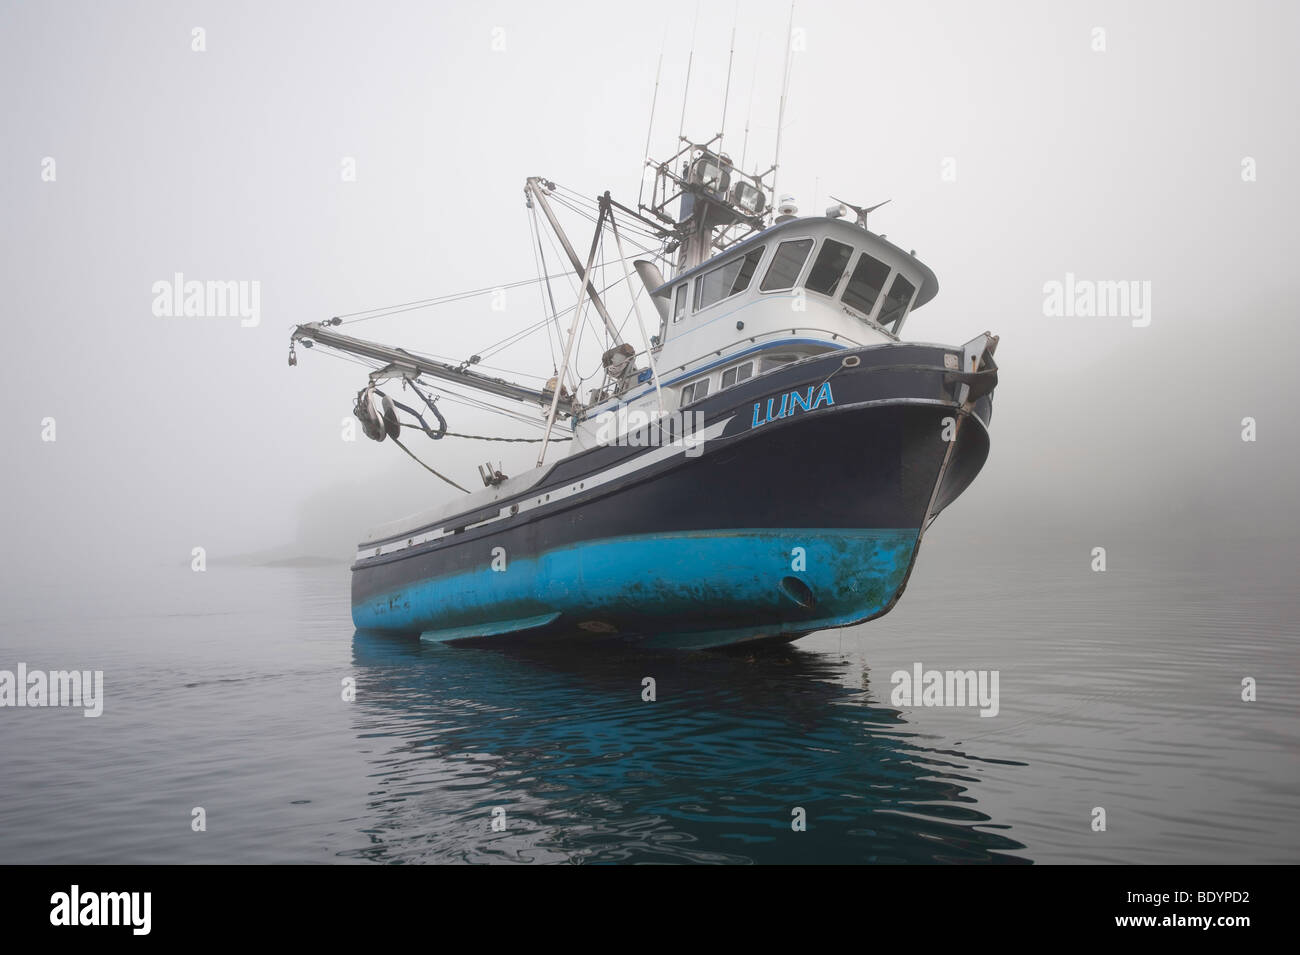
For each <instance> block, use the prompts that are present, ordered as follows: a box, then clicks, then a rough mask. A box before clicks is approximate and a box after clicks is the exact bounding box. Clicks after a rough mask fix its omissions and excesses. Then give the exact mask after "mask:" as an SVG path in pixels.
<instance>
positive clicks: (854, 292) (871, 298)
mask: <svg viewBox="0 0 1300 955" xmlns="http://www.w3.org/2000/svg"><path fill="white" fill-rule="evenodd" d="M888 278H889V266H888V265H886V264H885V263H884V262H880V261H878V260H876V259H875V258H873V257H871V256H870V255H867V253H865V252H863V253H862V254H861V255H860V256H858V264H857V265H856V266H855V267H854V269H853V274H852V275H851V276H850V277H849V284H848V285H846V286H845V287H844V295H843V296H842V297H841V301H843V302H844V304H845V305H847V306H848V307H849V308H854V309H857V310H858V311H859V312H861V313H862V314H864V315H870V314H871V311H872V309H874V308H875V307H876V300H877V299H878V298H880V293H881V292H882V291H884V289H885V281H886V280H887V279H888ZM882 324H883V322H882Z"/></svg>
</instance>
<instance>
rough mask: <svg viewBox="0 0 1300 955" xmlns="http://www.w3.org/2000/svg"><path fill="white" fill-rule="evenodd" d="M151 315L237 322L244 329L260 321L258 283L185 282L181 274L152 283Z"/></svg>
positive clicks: (260, 288) (260, 300)
mask: <svg viewBox="0 0 1300 955" xmlns="http://www.w3.org/2000/svg"><path fill="white" fill-rule="evenodd" d="M153 313H154V315H156V316H157V317H158V318H238V319H239V320H240V321H239V324H240V325H242V326H243V327H244V328H256V327H257V326H258V325H259V324H260V323H261V321H262V283H261V282H258V281H255V280H254V281H251V282H250V281H242V280H241V281H236V280H230V281H216V282H213V281H209V282H200V281H198V280H197V279H190V280H189V281H186V279H185V275H184V274H183V273H181V272H177V273H175V274H174V275H173V276H172V277H171V279H170V280H168V279H159V280H158V281H157V282H154V283H153Z"/></svg>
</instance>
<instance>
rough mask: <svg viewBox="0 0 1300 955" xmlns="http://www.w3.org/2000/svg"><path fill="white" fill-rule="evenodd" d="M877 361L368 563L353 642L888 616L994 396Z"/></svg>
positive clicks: (939, 372) (871, 357)
mask: <svg viewBox="0 0 1300 955" xmlns="http://www.w3.org/2000/svg"><path fill="white" fill-rule="evenodd" d="M890 348H891V349H892V350H889V351H886V350H884V349H880V348H874V349H855V350H845V351H844V352H841V353H836V354H831V355H827V356H823V357H821V358H818V359H815V360H809V361H806V362H800V363H799V364H798V365H797V366H790V367H789V368H786V369H781V370H778V371H777V372H774V373H771V374H769V375H764V376H762V377H761V378H758V379H755V380H752V381H750V382H746V383H745V386H744V387H737V388H735V389H729V390H728V391H725V392H721V393H719V394H718V395H716V396H713V397H712V398H711V399H706V400H705V401H703V402H701V403H700V405H699V407H698V408H697V409H696V410H699V411H700V412H701V414H702V417H703V423H704V426H705V433H706V434H707V435H709V437H708V438H707V439H706V440H705V441H704V442H703V444H702V445H701V446H699V447H698V448H694V449H692V448H689V447H680V446H679V447H672V446H669V447H658V448H656V447H650V448H641V447H609V448H598V449H592V450H591V451H587V452H583V453H582V454H580V455H575V456H573V457H572V458H569V459H566V460H565V461H563V462H561V463H560V464H559V465H557V466H556V467H555V469H554V470H553V472H552V473H551V474H550V475H548V477H547V479H546V481H544V482H542V483H541V484H539V485H537V486H535V487H533V488H531V489H530V490H529V491H528V493H527V494H521V495H520V496H519V498H518V499H517V500H513V501H512V500H505V501H502V502H500V503H499V504H494V505H493V507H492V508H491V509H490V511H489V512H488V513H486V514H484V513H483V512H481V511H480V512H467V513H466V514H464V515H462V516H460V517H459V518H452V519H449V520H447V521H445V522H442V523H443V525H444V526H443V527H442V528H440V529H437V533H438V534H439V536H437V537H436V539H433V540H430V541H427V542H425V543H415V542H416V541H417V539H418V536H419V535H417V534H416V533H415V530H412V531H411V537H410V538H409V540H410V541H411V542H412V544H411V546H409V547H406V546H401V545H402V544H404V543H405V542H403V541H398V542H396V544H394V543H392V542H390V543H388V544H387V545H386V546H388V547H395V548H396V549H395V550H391V551H389V552H384V546H380V547H378V548H377V549H376V552H375V553H374V554H373V555H372V556H369V557H366V558H364V559H361V560H359V561H358V563H357V564H356V565H354V567H353V621H354V623H355V624H356V626H357V627H359V628H362V629H381V630H391V631H401V632H407V633H421V634H423V635H424V636H425V637H426V638H428V639H432V640H440V641H448V642H461V641H481V640H492V641H503V640H506V639H529V640H534V639H554V638H556V637H558V636H562V635H577V634H584V633H585V634H589V635H590V634H598V635H607V636H610V637H631V638H636V639H639V640H642V641H645V642H647V643H650V644H653V645H658V646H673V647H683V648H703V647H715V646H722V645H728V644H735V643H746V642H750V641H758V640H789V639H794V638H797V637H799V636H802V635H804V634H807V633H810V632H812V631H814V630H821V629H827V628H830V627H839V626H846V625H849V624H853V623H858V622H861V621H864V620H869V619H871V618H873V617H877V616H880V615H881V614H883V613H886V612H887V611H888V610H889V609H890V608H892V607H893V606H894V604H895V602H896V601H897V600H898V598H899V596H900V595H901V594H902V592H903V589H904V587H905V585H906V582H907V578H908V575H909V573H910V572H911V568H912V566H913V564H914V561H915V559H916V553H917V549H918V545H919V541H920V539H921V536H922V533H923V529H924V526H925V524H926V523H927V521H928V520H930V519H932V518H933V517H934V515H935V514H937V513H938V511H939V510H941V509H942V508H943V507H944V506H946V504H947V503H950V502H951V500H953V499H954V498H955V497H956V496H957V495H958V494H960V493H961V491H962V490H963V489H964V488H965V487H966V486H967V485H968V484H969V483H970V481H971V480H973V479H974V476H975V474H976V473H977V472H978V471H979V469H980V467H981V466H982V465H983V463H984V460H985V458H986V457H987V454H988V431H987V424H988V417H989V414H990V412H991V406H990V404H989V402H988V397H987V395H985V396H982V397H981V398H980V399H979V401H977V402H969V401H967V402H965V403H964V404H963V403H961V402H960V401H959V399H960V398H961V397H962V396H961V393H960V390H959V389H960V387H961V382H960V381H957V380H955V379H954V378H953V376H952V375H951V373H950V369H949V368H946V367H945V364H944V353H945V350H944V349H942V348H940V347H939V346H911V345H909V346H890ZM900 349H907V351H900ZM947 352H948V353H951V349H948V350H947ZM853 358H856V359H857V364H852V365H851V364H850V363H851V361H852V359H853ZM846 359H849V361H846ZM828 385H829V387H828ZM792 394H793V395H798V396H799V398H798V400H795V399H792V398H791V397H790V396H791V395H792ZM819 396H821V397H822V399H823V400H821V401H820V402H818V400H817V399H818V397H819ZM782 410H784V411H785V412H786V413H785V414H781V412H782ZM462 523H463V525H464V526H463V527H457V526H456V525H458V524H462ZM416 530H418V529H416Z"/></svg>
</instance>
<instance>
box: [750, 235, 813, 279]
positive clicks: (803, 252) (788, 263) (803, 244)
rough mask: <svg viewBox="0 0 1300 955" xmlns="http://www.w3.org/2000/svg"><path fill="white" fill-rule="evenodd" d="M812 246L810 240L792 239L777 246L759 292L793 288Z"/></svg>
mask: <svg viewBox="0 0 1300 955" xmlns="http://www.w3.org/2000/svg"><path fill="white" fill-rule="evenodd" d="M812 244H813V240H812V239H792V240H791V241H789V242H782V243H781V244H780V245H778V246H777V247H776V254H775V255H774V256H772V264H771V265H769V266H768V267H767V274H766V275H764V276H763V284H761V285H760V286H759V290H760V291H763V292H777V291H781V290H782V289H788V288H794V283H795V281H796V280H797V279H798V278H799V273H800V272H802V271H803V264H804V262H805V261H807V259H808V253H809V252H811V251H812Z"/></svg>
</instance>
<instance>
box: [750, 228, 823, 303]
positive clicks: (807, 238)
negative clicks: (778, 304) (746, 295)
mask: <svg viewBox="0 0 1300 955" xmlns="http://www.w3.org/2000/svg"><path fill="white" fill-rule="evenodd" d="M787 242H810V243H812V244H811V245H810V246H809V247H808V251H807V252H805V253H804V255H803V262H801V263H800V264H799V270H798V271H797V272H795V274H794V281H793V282H791V284H789V285H786V286H784V287H782V288H768V289H765V288H763V282H764V281H766V279H767V270H768V269H770V268H771V267H772V263H773V262H775V261H776V257H777V255H778V254H779V253H780V251H781V246H783V245H785V244H786V243H787ZM816 250H817V237H816V236H813V235H797V236H791V237H790V238H788V239H782V240H781V241H780V242H778V243H777V244H776V248H775V249H773V250H772V256H771V258H770V259H768V262H767V269H764V270H763V278H762V279H760V280H759V282H758V294H759V295H779V294H780V293H782V292H793V291H794V290H795V289H797V288H800V287H801V282H800V280H801V279H802V278H803V277H804V273H805V272H807V271H808V263H809V262H811V261H812V256H813V252H815V251H816Z"/></svg>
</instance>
